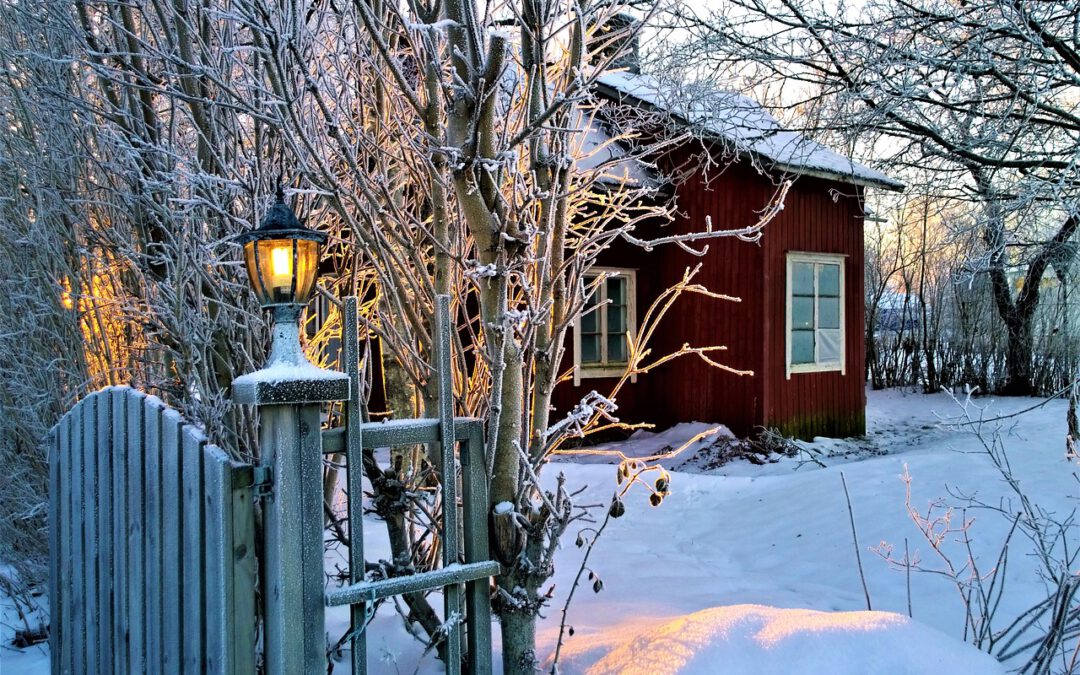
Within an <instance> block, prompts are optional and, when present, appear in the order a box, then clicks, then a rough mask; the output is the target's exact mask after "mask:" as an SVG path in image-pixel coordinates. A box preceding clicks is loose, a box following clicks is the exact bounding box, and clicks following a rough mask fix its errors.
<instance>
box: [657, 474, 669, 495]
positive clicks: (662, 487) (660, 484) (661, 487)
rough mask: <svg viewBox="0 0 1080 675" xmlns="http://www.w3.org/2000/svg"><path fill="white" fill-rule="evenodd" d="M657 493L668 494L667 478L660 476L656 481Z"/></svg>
mask: <svg viewBox="0 0 1080 675" xmlns="http://www.w3.org/2000/svg"><path fill="white" fill-rule="evenodd" d="M656 491H657V492H661V493H666V492H667V491H668V479H667V476H660V477H659V478H657V479H656Z"/></svg>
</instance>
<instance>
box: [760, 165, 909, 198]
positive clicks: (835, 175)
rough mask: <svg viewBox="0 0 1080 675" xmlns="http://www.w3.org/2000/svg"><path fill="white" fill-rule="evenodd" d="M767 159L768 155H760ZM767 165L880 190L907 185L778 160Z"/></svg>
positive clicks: (794, 173)
mask: <svg viewBox="0 0 1080 675" xmlns="http://www.w3.org/2000/svg"><path fill="white" fill-rule="evenodd" d="M762 158H763V159H766V160H768V157H764V156H763V157H762ZM768 161H769V165H770V166H771V167H772V168H774V169H776V170H778V171H782V172H783V173H790V174H793V175H796V176H808V177H810V178H822V179H825V180H833V181H837V182H839V183H848V184H849V185H858V186H860V187H872V188H880V189H882V190H888V191H890V192H903V191H904V190H906V189H907V185H905V184H903V183H901V182H900V181H897V180H891V179H890V180H878V179H874V178H867V177H865V176H856V175H854V174H850V173H843V172H840V171H827V170H825V169H814V168H812V167H805V166H792V165H789V164H782V163H780V162H774V161H772V160H768Z"/></svg>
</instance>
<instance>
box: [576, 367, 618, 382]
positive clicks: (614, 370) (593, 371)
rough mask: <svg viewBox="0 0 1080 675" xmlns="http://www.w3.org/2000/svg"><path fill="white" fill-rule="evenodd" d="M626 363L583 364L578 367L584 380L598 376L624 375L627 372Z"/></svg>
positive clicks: (579, 373)
mask: <svg viewBox="0 0 1080 675" xmlns="http://www.w3.org/2000/svg"><path fill="white" fill-rule="evenodd" d="M626 368H627V366H626V365H621V366H582V367H581V368H579V369H578V377H580V378H581V379H583V380H586V379H589V378H596V377H622V375H623V373H625V372H626Z"/></svg>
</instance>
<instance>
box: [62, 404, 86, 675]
mask: <svg viewBox="0 0 1080 675" xmlns="http://www.w3.org/2000/svg"><path fill="white" fill-rule="evenodd" d="M82 405H83V404H82V403H80V404H78V405H76V406H75V407H74V408H72V410H71V412H69V413H68V422H69V424H68V437H69V439H70V440H69V441H68V445H69V447H68V452H69V453H70V456H71V473H70V474H69V476H68V481H69V482H70V486H69V492H68V496H69V504H70V507H69V508H68V513H70V514H71V525H70V530H71V558H70V559H69V566H68V569H69V570H70V572H71V576H70V578H69V579H68V580H67V585H68V586H69V587H70V588H71V622H70V624H69V625H70V626H71V631H70V636H71V641H70V642H71V644H70V645H69V646H70V649H69V651H68V655H67V658H68V663H67V664H66V665H67V672H69V673H81V672H85V671H86V604H85V603H86V597H85V591H86V589H85V587H84V586H83V583H82V579H83V575H82V573H83V565H82V561H83V559H84V555H83V497H82V494H83V480H82V476H83V468H82V466H83V452H82V447H83V444H82Z"/></svg>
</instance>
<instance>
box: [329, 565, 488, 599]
mask: <svg viewBox="0 0 1080 675" xmlns="http://www.w3.org/2000/svg"><path fill="white" fill-rule="evenodd" d="M499 571H500V570H499V563H497V562H495V561H494V560H484V561H481V562H478V563H465V564H461V563H458V564H456V565H450V566H449V567H442V568H439V569H437V570H432V571H431V572H421V573H419V574H412V575H409V576H405V577H392V578H390V579H380V580H378V581H362V582H360V583H358V584H351V585H349V586H345V587H344V588H339V589H338V590H336V591H331V592H329V593H327V594H326V604H327V605H330V606H331V607H335V606H337V605H351V604H354V603H358V602H375V601H376V600H380V599H382V598H389V597H390V596H392V595H403V594H405V593H415V592H417V591H431V590H436V589H439V588H442V587H443V586H449V585H450V584H463V583H465V582H468V581H476V580H478V579H487V578H488V577H490V576H493V575H496V574H499Z"/></svg>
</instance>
